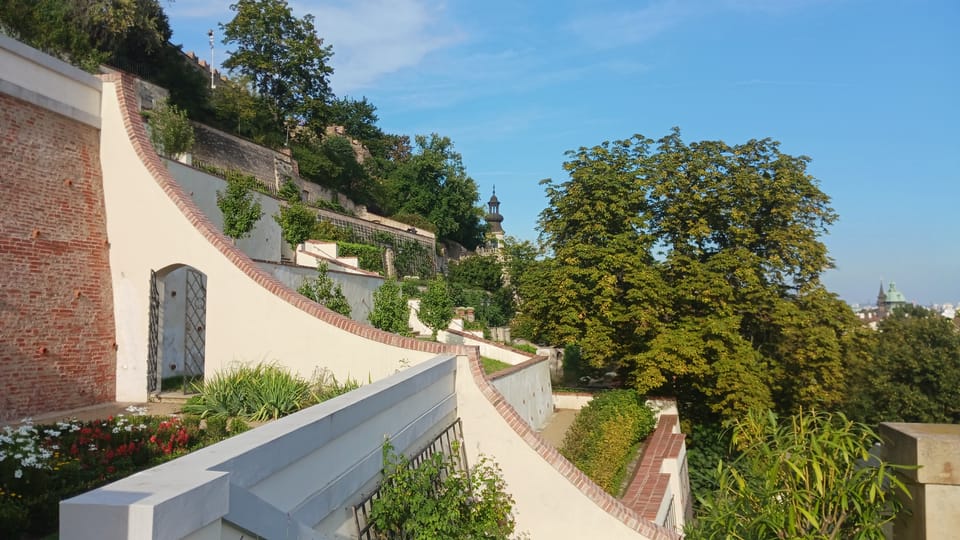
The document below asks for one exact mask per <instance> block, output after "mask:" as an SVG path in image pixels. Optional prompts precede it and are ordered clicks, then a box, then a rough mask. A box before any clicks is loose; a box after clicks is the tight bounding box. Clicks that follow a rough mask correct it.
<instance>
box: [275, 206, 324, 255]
mask: <svg viewBox="0 0 960 540" xmlns="http://www.w3.org/2000/svg"><path fill="white" fill-rule="evenodd" d="M273 220H274V221H276V222H277V224H278V225H280V235H281V236H283V241H284V242H286V243H287V245H289V246H290V249H292V250H294V251H296V249H297V246H298V245H300V244H301V243H303V242H304V241H305V240H307V239H308V238H310V233H311V232H313V227H314V226H315V225H316V223H317V216H316V214H314V213H313V212H312V211H311V210H310V209H309V208H307V207H306V206H304V205H303V203H300V202H294V203H290V204H289V205H287V206H283V207H281V208H280V215H274V216H273Z"/></svg>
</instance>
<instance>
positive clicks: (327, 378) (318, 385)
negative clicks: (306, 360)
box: [310, 368, 360, 403]
mask: <svg viewBox="0 0 960 540" xmlns="http://www.w3.org/2000/svg"><path fill="white" fill-rule="evenodd" d="M357 388H360V383H359V382H358V381H357V380H356V379H353V378H351V377H347V379H346V380H345V381H344V382H342V383H341V382H340V381H338V380H337V377H336V376H335V375H334V374H333V372H331V371H330V370H329V369H327V368H321V369H318V370H316V371H315V372H314V373H313V377H312V378H311V380H310V400H311V402H312V403H322V402H324V401H327V400H328V399H333V398H335V397H337V396H340V395H343V394H346V393H347V392H349V391H351V390H356V389H357Z"/></svg>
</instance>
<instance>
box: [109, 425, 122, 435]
mask: <svg viewBox="0 0 960 540" xmlns="http://www.w3.org/2000/svg"><path fill="white" fill-rule="evenodd" d="M110 431H112V432H113V433H120V427H119V426H114V428H113V429H111V430H110Z"/></svg>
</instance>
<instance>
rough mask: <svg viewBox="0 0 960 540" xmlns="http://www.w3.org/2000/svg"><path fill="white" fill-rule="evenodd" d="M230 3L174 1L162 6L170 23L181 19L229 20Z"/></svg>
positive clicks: (203, 0)
mask: <svg viewBox="0 0 960 540" xmlns="http://www.w3.org/2000/svg"><path fill="white" fill-rule="evenodd" d="M230 4H231V2H211V1H210V0H176V1H175V2H170V3H168V4H167V5H166V6H164V11H165V12H166V13H167V16H169V17H170V20H171V22H176V21H177V20H182V19H201V18H202V19H211V18H212V19H215V20H220V21H228V20H230V18H231V17H230V16H231V15H232V14H233V12H232V11H230Z"/></svg>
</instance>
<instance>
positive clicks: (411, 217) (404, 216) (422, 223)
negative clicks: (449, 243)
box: [390, 212, 437, 234]
mask: <svg viewBox="0 0 960 540" xmlns="http://www.w3.org/2000/svg"><path fill="white" fill-rule="evenodd" d="M390 219H394V220H396V221H399V222H400V223H406V224H407V225H412V226H414V227H416V228H418V229H423V230H425V231H430V232H432V233H434V234H436V233H437V226H436V225H434V224H433V223H431V222H430V220H429V219H427V218H425V217H423V216H421V215H420V214H410V213H407V212H400V213H397V214H394V215H392V216H390Z"/></svg>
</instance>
